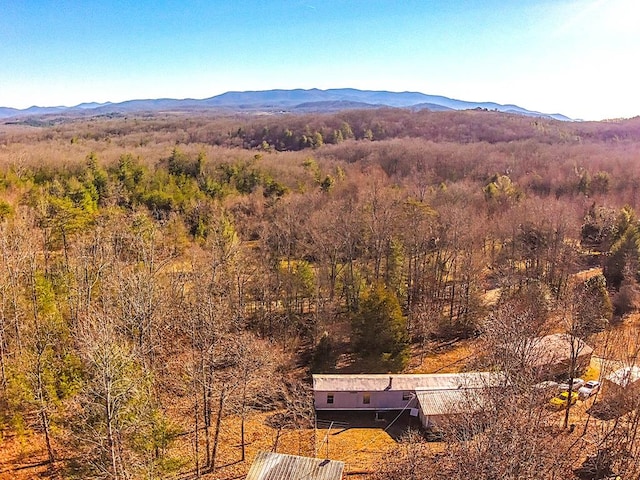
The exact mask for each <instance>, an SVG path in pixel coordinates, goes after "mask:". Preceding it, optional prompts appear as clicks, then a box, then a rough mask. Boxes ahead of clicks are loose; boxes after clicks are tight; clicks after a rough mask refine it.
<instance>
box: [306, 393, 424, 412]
mask: <svg viewBox="0 0 640 480" xmlns="http://www.w3.org/2000/svg"><path fill="white" fill-rule="evenodd" d="M405 394H406V395H405ZM329 395H333V403H328V402H327V400H328V396H329ZM367 395H369V403H365V398H366V396H367ZM407 396H408V397H409V399H407ZM314 403H315V407H316V410H401V409H403V408H415V407H416V405H417V401H416V399H415V395H414V394H413V393H412V392H409V391H407V392H403V391H386V392H314Z"/></svg>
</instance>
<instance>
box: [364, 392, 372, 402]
mask: <svg viewBox="0 0 640 480" xmlns="http://www.w3.org/2000/svg"><path fill="white" fill-rule="evenodd" d="M362 403H364V404H365V405H369V404H370V403H371V394H370V393H363V394H362Z"/></svg>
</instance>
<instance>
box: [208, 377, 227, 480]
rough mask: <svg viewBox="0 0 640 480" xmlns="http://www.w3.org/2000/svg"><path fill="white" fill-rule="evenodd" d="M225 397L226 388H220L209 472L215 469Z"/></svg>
mask: <svg viewBox="0 0 640 480" xmlns="http://www.w3.org/2000/svg"><path fill="white" fill-rule="evenodd" d="M225 395H226V386H223V387H222V391H221V392H220V402H219V403H218V417H217V418H216V430H215V433H214V436H213V453H212V455H211V471H212V472H214V471H215V469H216V454H217V453H218V437H219V436H220V426H221V424H222V409H223V408H224V399H225Z"/></svg>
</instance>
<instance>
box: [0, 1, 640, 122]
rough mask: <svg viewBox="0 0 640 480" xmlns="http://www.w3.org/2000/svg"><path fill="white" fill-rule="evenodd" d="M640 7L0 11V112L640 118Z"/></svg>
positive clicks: (254, 5) (19, 4)
mask: <svg viewBox="0 0 640 480" xmlns="http://www.w3.org/2000/svg"><path fill="white" fill-rule="evenodd" d="M639 24H640V1H638V0H509V1H507V0H501V1H497V0H485V1H479V0H478V1H474V0H466V1H464V0H460V1H455V0H450V1H446V0H443V1H430V0H386V1H384V0H368V1H365V0H236V1H231V0H230V1H220V0H210V1H204V0H202V1H196V0H191V1H190V0H183V1H177V0H176V1H172V0H137V1H133V0H131V1H121V0H113V1H97V0H85V1H82V0H76V1H71V0H0V105H1V106H10V107H17V108H25V107H28V106H31V105H41V106H52V105H68V106H70V105H76V104H78V103H81V102H90V101H97V102H105V101H113V102H116V101H123V100H130V99H136V98H166V97H168V98H206V97H210V96H213V95H217V94H220V93H223V92H225V91H229V90H266V89H271V88H314V87H317V88H323V89H325V88H341V87H353V88H361V89H371V90H392V91H420V92H423V93H427V94H434V95H445V96H448V97H452V98H458V99H461V100H470V101H495V102H499V103H514V104H517V105H520V106H522V107H525V108H529V109H533V110H539V111H544V112H547V113H556V112H559V113H564V114H566V115H569V116H571V117H574V118H584V119H594V120H597V119H603V118H617V117H631V116H636V115H640V92H639V91H638V90H639V87H638V86H639V85H640V62H638V58H639V57H640V54H639V52H640V27H638V25H639Z"/></svg>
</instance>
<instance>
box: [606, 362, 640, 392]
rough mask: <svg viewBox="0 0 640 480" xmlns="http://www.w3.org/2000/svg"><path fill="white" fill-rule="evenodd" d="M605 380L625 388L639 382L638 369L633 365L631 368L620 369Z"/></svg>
mask: <svg viewBox="0 0 640 480" xmlns="http://www.w3.org/2000/svg"><path fill="white" fill-rule="evenodd" d="M606 379H607V380H608V381H610V382H611V383H615V384H616V385H620V386H621V387H623V388H626V387H628V386H629V385H631V384H634V383H636V382H637V381H638V380H640V367H638V366H636V365H634V366H632V367H624V368H620V369H618V370H616V371H615V372H612V373H610V374H609V375H608V376H607V377H606Z"/></svg>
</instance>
